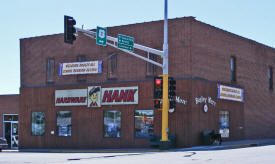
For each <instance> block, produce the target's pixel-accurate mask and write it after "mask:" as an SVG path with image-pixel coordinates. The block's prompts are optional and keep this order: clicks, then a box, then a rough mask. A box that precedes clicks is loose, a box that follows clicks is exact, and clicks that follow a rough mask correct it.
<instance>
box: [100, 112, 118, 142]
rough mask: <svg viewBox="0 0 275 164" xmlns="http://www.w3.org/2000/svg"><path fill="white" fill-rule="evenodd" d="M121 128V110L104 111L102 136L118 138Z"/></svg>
mask: <svg viewBox="0 0 275 164" xmlns="http://www.w3.org/2000/svg"><path fill="white" fill-rule="evenodd" d="M120 129H121V112H120V111H116V110H114V111H104V137H106V138H119V137H120Z"/></svg>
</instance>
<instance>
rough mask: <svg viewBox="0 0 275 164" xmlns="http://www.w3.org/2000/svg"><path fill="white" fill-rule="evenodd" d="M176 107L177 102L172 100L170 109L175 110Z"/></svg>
mask: <svg viewBox="0 0 275 164" xmlns="http://www.w3.org/2000/svg"><path fill="white" fill-rule="evenodd" d="M175 107H176V101H175V100H170V101H169V109H173V108H175Z"/></svg>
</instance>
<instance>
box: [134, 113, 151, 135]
mask: <svg viewBox="0 0 275 164" xmlns="http://www.w3.org/2000/svg"><path fill="white" fill-rule="evenodd" d="M136 111H152V112H153V114H152V116H153V132H152V135H153V134H154V130H155V129H154V121H155V110H154V109H136V110H134V137H135V138H136V139H145V138H150V134H148V136H140V137H139V136H137V134H136V115H135V114H136Z"/></svg>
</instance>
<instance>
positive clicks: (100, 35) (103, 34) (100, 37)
mask: <svg viewBox="0 0 275 164" xmlns="http://www.w3.org/2000/svg"><path fill="white" fill-rule="evenodd" d="M106 40H107V29H106V28H103V27H98V26H97V28H96V44H98V45H101V46H106Z"/></svg>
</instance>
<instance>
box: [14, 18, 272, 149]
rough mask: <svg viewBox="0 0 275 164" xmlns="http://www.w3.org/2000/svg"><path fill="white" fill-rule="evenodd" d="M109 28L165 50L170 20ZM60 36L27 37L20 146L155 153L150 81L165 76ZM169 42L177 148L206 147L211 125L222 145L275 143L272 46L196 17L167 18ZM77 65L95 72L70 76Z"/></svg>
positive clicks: (157, 126)
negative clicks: (270, 140) (147, 149)
mask: <svg viewBox="0 0 275 164" xmlns="http://www.w3.org/2000/svg"><path fill="white" fill-rule="evenodd" d="M107 31H108V35H109V36H113V37H116V36H117V35H118V34H124V35H128V36H132V37H134V38H135V43H138V44H142V45H145V46H148V47H151V48H155V49H159V50H162V44H163V21H155V22H148V23H138V24H131V25H124V26H116V27H109V28H107ZM63 39H64V36H63V34H56V35H50V36H41V37H33V38H25V39H21V40H20V61H21V88H20V112H19V115H20V120H19V122H20V126H19V134H20V142H19V147H20V148H120V147H148V146H149V140H148V137H149V136H150V135H152V134H160V133H161V111H160V110H158V109H154V105H153V86H154V84H153V77H154V76H156V75H160V74H161V73H162V70H161V69H160V68H158V67H156V66H153V65H151V64H148V63H146V62H144V61H142V60H140V59H137V58H135V57H133V56H130V55H128V54H126V53H123V52H122V51H120V50H117V49H115V48H112V47H110V46H107V47H102V46H98V45H96V43H95V40H93V39H90V38H88V37H87V36H85V35H83V34H81V33H80V34H79V36H78V37H77V40H76V41H75V42H74V44H73V45H68V44H65V43H64V40H63ZM168 44H169V76H172V77H174V79H175V80H176V88H177V89H176V102H177V103H176V108H175V111H174V112H171V113H170V114H169V134H175V135H176V142H177V146H179V147H183V146H193V145H199V144H201V138H200V137H201V133H202V131H204V130H212V129H215V130H216V131H219V132H220V133H221V134H222V137H223V138H224V140H239V139H252V138H271V137H275V133H274V129H275V119H274V118H275V111H274V107H273V106H274V105H275V104H274V103H275V102H274V91H273V71H272V69H273V67H274V65H275V56H274V53H275V49H274V48H271V47H268V46H265V45H262V44H260V43H257V42H255V41H252V40H249V39H246V38H243V37H241V36H237V35H235V34H232V33H229V32H227V31H224V30H221V29H219V28H216V27H214V26H211V25H208V24H205V23H203V22H200V21H197V20H196V19H195V18H194V17H184V18H177V19H171V20H169V23H168ZM135 52H137V53H140V54H142V52H139V51H138V50H135ZM143 55H144V56H146V57H148V58H151V59H153V60H156V61H161V59H160V58H159V57H156V56H154V55H152V54H143ZM75 62H78V63H75ZM75 64H83V65H85V64H88V65H89V64H90V65H96V66H98V67H97V68H98V69H96V72H93V73H92V74H80V73H78V74H72V73H71V74H70V75H65V74H66V73H68V72H69V71H68V70H66V71H64V70H65V68H71V67H74V66H75ZM61 66H62V67H61ZM78 66H79V65H78ZM61 72H62V73H65V74H62V75H61ZM78 72H81V70H79V71H78ZM94 93H96V94H94ZM93 96H95V97H96V98H97V99H96V101H93V98H94V97H93ZM255 118H257V119H255Z"/></svg>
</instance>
